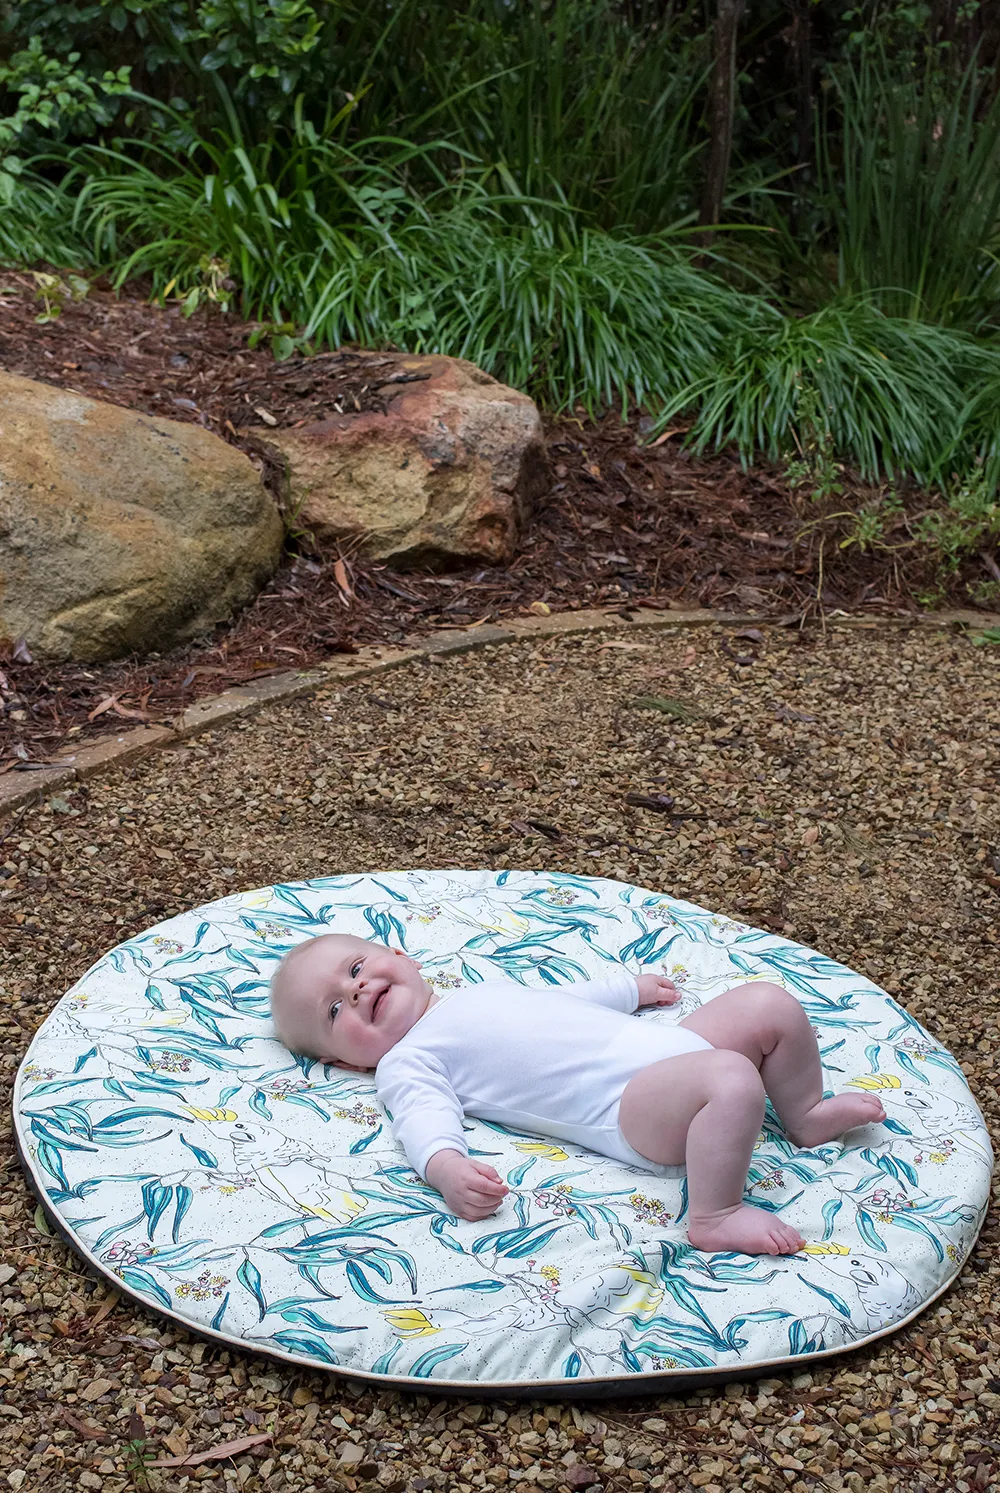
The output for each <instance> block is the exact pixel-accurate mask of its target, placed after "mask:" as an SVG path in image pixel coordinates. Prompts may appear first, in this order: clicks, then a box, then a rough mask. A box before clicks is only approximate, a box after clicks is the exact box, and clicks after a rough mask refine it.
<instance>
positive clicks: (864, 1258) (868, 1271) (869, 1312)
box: [804, 1243, 923, 1330]
mask: <svg viewBox="0 0 1000 1493" xmlns="http://www.w3.org/2000/svg"><path fill="white" fill-rule="evenodd" d="M804 1253H805V1254H807V1255H812V1256H813V1257H814V1258H815V1259H818V1260H819V1262H820V1264H821V1265H823V1266H825V1267H826V1269H827V1270H830V1271H832V1272H833V1274H834V1275H836V1276H839V1277H840V1279H841V1280H848V1281H850V1282H851V1283H852V1284H853V1286H854V1288H855V1290H856V1291H857V1293H858V1300H859V1301H860V1303H861V1309H862V1311H863V1312H864V1314H865V1316H866V1317H867V1319H868V1326H869V1327H870V1328H872V1329H873V1330H875V1329H876V1328H879V1327H888V1326H889V1325H890V1324H891V1323H893V1322H899V1321H901V1320H902V1319H903V1318H904V1317H908V1316H909V1315H910V1313H911V1312H915V1311H916V1310H917V1308H918V1307H919V1306H920V1304H921V1302H922V1299H923V1298H922V1297H921V1295H920V1293H919V1292H918V1291H916V1290H915V1289H914V1287H913V1286H911V1285H910V1282H909V1281H908V1280H907V1279H906V1276H905V1275H903V1274H902V1273H901V1272H900V1271H899V1270H897V1269H896V1267H895V1265H892V1264H890V1262H889V1261H888V1260H886V1259H880V1258H879V1257H878V1256H877V1255H866V1254H859V1253H858V1252H857V1251H856V1250H850V1249H848V1247H847V1245H846V1244H833V1243H830V1244H807V1245H806V1246H805V1250H804Z"/></svg>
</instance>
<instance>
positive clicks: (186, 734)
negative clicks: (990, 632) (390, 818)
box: [0, 607, 1000, 818]
mask: <svg viewBox="0 0 1000 1493" xmlns="http://www.w3.org/2000/svg"><path fill="white" fill-rule="evenodd" d="M629 610H630V612H631V613H632V615H631V616H630V617H628V618H626V617H623V616H621V615H619V614H618V613H617V612H610V613H609V612H599V611H580V612H555V613H553V614H552V615H550V616H547V617H535V616H531V617H513V618H510V619H509V620H507V621H505V622H503V623H497V624H483V625H481V626H478V627H469V628H447V629H441V630H440V631H438V632H435V633H431V634H430V635H429V636H428V637H426V638H415V639H414V640H413V641H412V643H409V644H406V645H404V646H401V647H389V646H388V645H380V644H371V645H370V646H368V647H365V648H361V649H359V651H358V652H357V653H350V654H344V653H338V654H335V655H334V656H333V657H332V658H330V659H326V660H324V661H323V662H322V663H319V664H316V665H314V666H313V667H312V668H309V669H289V670H287V671H286V672H282V673H281V674H273V675H270V676H269V677H268V678H267V679H261V680H259V681H258V682H257V683H251V684H244V685H236V686H234V687H233V688H232V689H227V690H223V692H222V693H221V694H218V695H209V696H206V697H205V698H204V699H201V700H196V701H195V703H194V704H193V705H189V706H188V708H187V709H186V710H185V711H183V713H182V714H181V715H180V716H178V717H177V718H176V719H175V720H174V721H173V722H172V723H171V724H170V725H153V726H138V727H136V728H135V729H133V730H130V731H124V732H122V734H121V735H118V734H115V735H109V736H101V737H98V738H97V739H96V740H93V741H89V742H87V743H86V744H85V745H83V746H81V747H80V748H79V749H78V750H77V751H76V752H73V753H71V754H67V755H65V756H64V757H63V758H62V759H61V760H58V761H56V762H53V763H51V764H49V765H46V766H43V767H37V768H30V769H25V770H21V771H17V770H12V771H10V772H7V773H5V774H4V775H3V776H2V777H0V818H4V817H5V816H7V815H10V814H11V813H13V812H14V811H15V810H17V809H27V808H28V807H29V806H30V805H31V804H34V803H37V802H38V801H39V800H40V799H42V798H44V797H45V796H46V795H47V794H48V793H50V792H53V791H55V790H57V789H60V788H66V787H69V785H70V784H72V783H74V782H80V781H82V780H83V779H85V778H90V777H94V776H95V775H96V774H98V773H101V772H103V771H104V770H105V769H106V768H111V767H117V766H119V765H120V764H121V763H123V762H126V761H129V760H131V759H134V758H139V757H144V756H146V755H147V754H148V753H150V752H152V751H155V750H156V749H157V748H159V747H164V746H170V745H172V744H174V743H176V742H179V741H185V740H189V739H190V738H191V737H193V736H199V735H201V733H202V732H203V731H210V730H213V729H214V728H215V727H217V726H221V725H226V724H228V723H229V722H230V721H232V720H236V719H238V718H240V717H242V716H246V715H253V714H254V713H255V712H256V711H258V710H260V709H262V708H263V707H264V706H265V705H270V704H273V703H274V702H276V701H279V700H291V699H294V698H295V697H296V696H297V695H307V694H311V693H312V691H313V690H317V689H321V688H323V687H326V686H329V685H330V684H345V685H346V684H351V683H353V681H354V680H355V679H367V678H370V677H371V676H372V675H375V674H382V673H385V672H386V671H387V670H389V669H396V668H400V667H401V666H402V665H403V664H409V663H416V662H419V660H420V659H427V660H428V661H430V662H433V661H435V660H437V659H443V658H446V657H447V656H448V655H449V654H454V653H469V652H471V651H472V650H473V649H476V648H485V647H489V646H490V645H491V644H497V643H516V642H520V641H523V640H525V639H528V638H538V639H541V638H550V637H568V636H571V635H572V634H574V633H588V632H612V631H613V632H627V631H642V630H646V631H648V630H665V629H667V628H674V627H697V626H707V625H710V624H713V623H715V624H718V625H720V626H724V627H748V626H753V627H768V626H771V627H773V626H774V625H775V623H774V619H772V618H766V617H757V616H753V615H752V614H749V613H743V612H715V611H710V610H708V609H700V608H699V609H694V610H690V611H681V610H678V611H659V610H657V611H654V610H652V609H651V608H643V607H635V608H629ZM826 625H827V626H828V627H857V628H868V629H871V628H876V627H900V626H907V627H912V626H914V625H917V626H923V627H927V626H932V627H954V626H966V627H975V628H989V627H997V626H1000V614H991V613H984V612H971V611H948V612H933V613H931V614H929V615H927V616H919V617H915V618H914V617H876V616H868V615H863V614H862V615H859V616H853V617H852V616H838V617H829V618H827V619H826Z"/></svg>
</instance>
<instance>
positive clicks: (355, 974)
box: [351, 959, 361, 980]
mask: <svg viewBox="0 0 1000 1493" xmlns="http://www.w3.org/2000/svg"><path fill="white" fill-rule="evenodd" d="M360 969H361V960H360V959H355V961H354V963H353V964H352V965H351V979H352V980H356V979H357V978H358V972H359V971H360Z"/></svg>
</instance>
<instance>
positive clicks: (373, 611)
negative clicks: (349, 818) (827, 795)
mask: <svg viewBox="0 0 1000 1493" xmlns="http://www.w3.org/2000/svg"><path fill="white" fill-rule="evenodd" d="M39 311H40V302H39V300H38V298H37V285H36V281H35V279H34V277H33V276H32V275H30V274H16V273H13V272H5V273H2V274H0V367H3V368H5V369H6V370H7V371H8V372H11V373H16V374H21V375H23V376H25V377H30V378H36V379H41V380H43V381H45V382H47V383H51V384H56V385H59V386H61V387H64V388H68V389H73V390H76V391H78V392H80V393H83V394H87V395H90V396H92V397H94V398H98V399H104V400H108V401H110V402H112V403H115V404H120V405H124V406H126V407H128V408H133V409H141V410H144V411H146V412H148V413H151V414H157V415H160V416H168V417H170V418H171V419H177V420H184V421H192V422H198V423H200V424H202V425H203V426H205V427H206V428H208V429H210V430H212V431H214V432H215V433H217V434H218V435H220V436H221V437H222V438H223V439H224V440H227V441H230V442H232V443H233V444H236V445H237V446H240V447H241V448H242V449H244V450H246V451H247V453H248V455H249V456H250V457H251V459H252V460H254V461H255V462H256V463H257V465H258V466H259V467H260V468H261V470H262V474H263V476H264V480H265V481H267V482H268V483H270V484H272V485H274V484H275V483H276V482H277V472H276V470H275V469H274V467H273V465H271V464H269V463H268V459H267V453H266V447H265V446H264V445H262V443H261V441H260V439H259V436H257V435H255V434H253V433H252V431H251V429H250V428H249V427H251V426H253V427H256V428H257V429H258V430H259V429H260V428H261V427H262V426H263V427H265V428H266V427H289V426H296V425H301V424H304V423H308V422H311V421H312V420H314V419H316V418H318V417H320V416H321V415H323V414H325V413H329V412H330V411H331V410H338V409H339V410H342V411H349V410H354V409H357V410H367V409H378V408H384V401H385V398H386V395H387V393H388V391H389V389H390V387H391V385H393V384H394V383H398V382H399V381H400V379H402V378H406V377H408V375H407V374H406V373H405V371H402V370H400V368H399V367H398V354H397V355H394V354H393V353H392V352H386V353H378V354H372V353H362V352H360V351H358V350H356V349H342V350H340V351H338V352H336V353H320V354H318V355H316V356H313V357H309V358H303V357H301V356H299V355H297V354H296V355H295V356H293V358H292V359H290V360H289V361H287V362H284V363H279V362H276V361H275V359H274V357H273V355H272V352H271V350H270V347H269V345H268V340H267V339H266V338H264V339H263V340H262V341H261V343H260V345H259V346H257V347H256V348H253V349H251V348H250V347H249V346H248V339H249V338H250V335H251V333H252V330H253V328H252V327H251V326H250V325H249V324H247V323H244V322H241V321H239V320H238V319H236V318H235V317H232V316H223V315H221V314H218V313H212V312H211V311H208V312H205V311H203V312H198V313H196V314H195V315H194V316H193V317H191V318H190V319H185V318H184V317H183V316H182V315H181V312H180V308H179V307H177V306H169V307H168V308H167V309H165V310H164V309H161V308H159V307H157V306H154V305H150V304H149V303H148V302H147V301H145V300H143V299H142V298H141V296H140V293H139V292H138V291H136V290H133V291H130V292H127V293H125V294H124V295H123V296H122V297H121V298H117V297H115V296H114V295H113V294H112V293H111V291H110V290H109V289H108V288H107V287H106V286H103V287H102V285H101V284H100V283H98V284H96V285H94V286H92V287H91V289H90V291H89V293H88V294H87V296H86V298H85V299H83V300H80V301H73V300H71V299H66V300H65V302H64V303H62V304H61V305H60V306H59V309H58V314H57V315H55V316H54V317H53V318H52V319H50V320H48V321H46V322H44V323H43V324H40V323H39V322H38V320H37V317H38V315H39ZM644 425H648V421H643V420H641V419H639V418H638V417H634V418H632V419H631V420H630V421H629V422H628V423H624V424H623V423H622V421H621V419H620V418H619V417H618V416H617V415H615V414H610V415H608V416H606V417H605V418H603V419H602V420H600V421H598V422H592V421H589V420H587V419H586V418H584V416H583V413H582V411H581V412H580V414H579V416H578V417H564V418H561V419H558V420H553V421H551V422H550V424H549V428H548V446H549V457H550V465H551V471H552V484H551V488H550V490H549V492H548V493H547V494H546V495H545V496H544V497H543V498H542V499H541V500H540V502H539V504H538V505H537V509H536V511H535V513H534V515H533V516H532V518H531V521H530V523H529V526H528V530H527V532H526V534H525V535H524V537H523V542H522V545H521V548H520V550H519V552H518V554H517V555H516V557H515V559H514V561H513V563H512V564H510V565H509V566H506V567H497V566H494V567H486V568H482V567H477V566H471V565H470V566H468V567H465V568H464V569H462V570H460V571H457V572H455V573H453V574H450V575H432V574H430V573H421V572H408V573H405V574H403V573H399V572H396V571H394V570H392V569H391V568H389V567H387V566H384V565H378V564H373V563H371V562H365V561H364V560H362V559H361V558H359V557H357V556H354V557H352V556H351V555H343V556H341V555H335V554H329V553H319V552H317V551H315V550H314V549H312V548H311V547H310V545H309V543H308V536H302V537H301V538H300V540H299V541H298V547H299V548H300V550H301V551H302V552H301V553H298V554H289V555H288V556H287V558H286V560H285V561H284V563H283V564H282V566H281V567H280V568H279V570H278V573H277V575H276V576H275V577H274V579H273V581H272V582H271V584H270V585H269V586H268V587H267V588H266V589H265V590H264V591H263V592H262V593H261V595H260V596H259V597H258V598H257V600H256V601H255V602H254V603H253V604H252V605H251V606H249V607H248V608H246V610H245V611H244V612H243V613H242V614H240V615H239V616H238V617H236V618H235V619H234V620H233V621H232V622H231V623H229V624H227V625H225V626H222V627H220V628H218V629H217V630H216V632H215V634H214V635H213V636H212V637H210V638H206V639H205V640H203V641H200V642H198V643H196V644H194V645H192V646H189V647H186V648H182V649H179V650H177V651H175V652H173V653H170V654H168V655H165V656H163V657H157V656H152V657H149V658H146V659H142V660H136V659H129V660H125V661H121V662H116V663H112V664H104V665H94V666H91V667H86V668H85V667H83V666H81V665H79V664H67V665H59V666H53V665H50V664H42V663H36V662H34V661H33V660H32V659H31V657H30V654H29V653H28V651H27V649H26V648H25V647H24V646H23V645H21V646H17V644H16V641H15V642H14V643H11V644H9V645H8V646H7V647H6V648H5V649H0V696H2V699H3V705H4V708H3V714H2V719H0V771H7V770H14V771H29V770H31V767H32V765H34V764H38V763H41V762H45V761H47V760H51V759H52V757H53V755H54V754H56V753H58V752H59V750H60V749H61V748H63V747H65V746H66V745H67V743H69V742H71V741H74V740H76V739H78V738H80V737H83V736H88V735H94V734H100V733H102V732H104V731H106V730H107V728H108V726H109V725H115V724H117V723H118V722H119V721H122V720H124V721H128V722H145V721H162V720H165V719H169V718H171V717H172V716H174V715H176V714H178V713H179V712H180V711H181V710H182V709H184V708H185V707H186V706H187V705H189V704H191V702H192V701H193V700H195V699H197V698H198V697H199V696H202V695H205V694H210V693H215V692H216V691H218V690H219V689H221V688H223V687H225V686H227V685H232V684H238V683H243V682H245V681H247V680H248V679H254V678H259V677H261V676H262V675H263V674H266V673H269V672H275V671H278V670H281V669H287V668H290V667H295V666H299V665H308V664H310V663H313V662H316V661H317V660H318V659H320V658H322V657H324V656H329V655H330V654H331V653H333V652H337V651H352V650H353V649H355V648H356V647H357V646H358V645H359V644H361V643H368V642H375V641H384V642H398V641H400V640H402V639H403V638H404V637H407V636H411V637H412V636H414V635H416V634H420V633H422V632H425V631H427V630H429V629H432V628H437V627H441V626H447V625H455V626H468V625H470V624H472V623H476V622H483V621H492V620H498V619H501V618H504V617H509V616H512V615H518V614H520V613H523V612H524V611H525V610H526V609H527V608H528V607H530V606H531V605H532V604H533V603H534V604H535V605H536V606H537V605H538V604H539V603H540V604H543V605H544V606H547V607H549V608H550V609H551V610H552V611H564V610H568V609H572V610H575V609H580V608H592V607H609V608H613V609H622V608H624V609H625V610H626V611H627V609H628V607H629V606H635V605H637V604H640V603H641V604H642V605H644V606H653V607H660V608H666V607H669V606H670V605H671V604H673V605H681V606H692V605H702V606H707V607H715V608H725V609H729V610H733V609H736V610H740V611H751V612H754V613H757V614H759V615H761V616H777V615H781V614H791V615H792V616H794V617H795V618H796V619H803V620H808V619H809V618H810V617H813V616H816V615H819V614H821V613H829V612H831V611H836V610H837V609H838V608H839V609H843V610H848V609H850V610H852V611H856V610H864V611H867V612H872V613H875V614H876V615H878V614H882V615H885V614H895V613H899V612H907V611H912V610H913V609H914V607H915V603H916V600H917V599H918V598H919V597H920V595H921V594H922V591H923V590H925V589H926V588H927V587H928V585H929V584H930V582H931V580H932V576H931V569H930V566H929V561H928V558H927V554H926V551H925V550H924V549H923V548H922V547H920V546H918V545H914V544H912V543H911V542H909V541H908V540H907V539H906V535H905V515H904V517H903V518H901V519H900V521H899V530H900V532H899V533H898V534H896V535H895V536H894V537H893V544H894V548H893V550H892V552H891V553H890V552H888V551H886V552H882V551H872V550H869V551H868V552H867V553H864V554H863V553H861V551H860V550H859V548H858V546H857V545H854V544H852V545H849V546H847V547H846V548H842V547H841V539H842V538H843V537H844V529H843V522H844V520H843V511H844V510H845V509H848V508H852V507H855V508H856V507H857V506H859V504H860V503H861V502H863V501H865V499H866V498H871V497H872V496H873V491H872V490H871V489H865V488H863V487H861V486H860V485H855V486H854V487H852V488H851V490H850V492H849V493H847V492H845V493H844V494H839V495H837V496H836V497H834V498H832V499H831V500H830V501H829V502H827V503H825V504H820V505H817V504H815V503H814V502H812V501H811V500H810V499H809V498H808V497H802V496H798V495H796V494H795V493H793V492H792V491H790V489H789V486H788V483H787V481H785V480H784V479H783V477H782V475H781V472H780V471H779V470H778V469H776V468H774V467H773V466H771V465H769V464H767V463H764V462H762V463H760V464H759V465H757V466H755V467H754V468H753V469H751V470H750V471H744V470H743V469H742V468H741V466H740V463H739V462H738V460H737V459H736V458H735V457H734V456H732V455H728V454H724V455H721V456H717V457H714V458H712V459H711V460H699V459H695V458H694V457H692V456H690V455H688V453H686V452H685V451H684V450H683V449H682V448H681V447H680V446H679V445H678V439H677V437H676V436H674V437H672V438H670V439H668V440H665V441H663V442H661V443H659V444H657V445H654V446H649V445H647V444H645V442H644V440H643V426H644ZM904 497H905V498H906V500H907V502H908V504H909V509H910V511H916V510H918V509H926V507H927V502H928V500H927V498H926V495H922V494H919V493H911V494H909V495H905V494H904ZM837 515H839V516H837ZM294 547H295V546H294V545H293V548H294ZM978 564H979V562H978V561H970V562H969V565H968V566H967V567H966V569H965V570H963V571H962V572H960V573H959V574H957V575H956V576H954V577H953V578H952V580H951V582H950V590H949V591H948V592H947V593H942V596H941V599H942V600H945V599H948V600H951V601H953V602H955V603H957V604H961V605H966V606H968V605H969V602H970V588H973V590H974V584H975V581H976V580H977V579H982V578H984V577H985V578H987V579H988V577H986V572H985V570H982V568H981V567H980V572H981V573H979V572H977V570H976V566H977V565H978ZM973 599H974V597H973Z"/></svg>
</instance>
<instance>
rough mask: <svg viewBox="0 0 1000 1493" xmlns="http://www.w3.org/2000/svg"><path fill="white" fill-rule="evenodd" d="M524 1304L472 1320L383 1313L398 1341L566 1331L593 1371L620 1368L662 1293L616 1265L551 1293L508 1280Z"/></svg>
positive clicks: (433, 1312)
mask: <svg viewBox="0 0 1000 1493" xmlns="http://www.w3.org/2000/svg"><path fill="white" fill-rule="evenodd" d="M508 1280H509V1281H510V1283H511V1285H514V1286H517V1287H518V1288H519V1289H520V1291H521V1293H522V1299H521V1300H519V1301H518V1300H515V1301H509V1302H506V1303H505V1304H504V1305H502V1306H496V1307H494V1308H493V1309H492V1310H491V1311H487V1312H484V1313H482V1314H480V1315H476V1314H474V1313H471V1312H463V1311H458V1310H457V1309H455V1308H452V1307H439V1306H426V1307H421V1306H410V1307H403V1308H399V1309H391V1310H387V1311H385V1312H383V1315H384V1317H385V1319H386V1321H387V1322H388V1324H389V1326H390V1327H392V1328H393V1330H394V1331H395V1332H397V1333H398V1334H399V1336H400V1337H404V1338H416V1337H430V1336H432V1335H434V1334H436V1333H439V1332H449V1333H455V1332H458V1333H463V1334H465V1335H466V1336H468V1337H483V1336H486V1335H487V1334H494V1333H497V1332H539V1331H544V1330H552V1329H557V1328H569V1329H570V1332H571V1333H572V1335H573V1336H572V1342H573V1346H574V1348H576V1350H577V1351H578V1352H579V1353H580V1354H581V1356H582V1357H583V1358H585V1359H586V1360H588V1362H590V1363H591V1365H593V1364H595V1363H596V1361H597V1360H598V1359H604V1360H607V1361H608V1362H609V1363H612V1364H617V1365H618V1366H619V1367H620V1350H621V1343H622V1339H623V1338H625V1339H627V1338H628V1336H629V1335H630V1331H631V1328H632V1326H633V1325H634V1323H635V1322H636V1321H637V1320H638V1321H643V1322H647V1321H649V1319H650V1318H651V1317H654V1316H655V1315H656V1313H657V1311H658V1310H659V1308H660V1305H661V1303H662V1301H663V1287H662V1286H661V1285H660V1284H659V1282H658V1281H657V1279H656V1277H655V1276H654V1275H651V1274H650V1272H649V1271H648V1270H641V1269H639V1268H638V1267H636V1266H634V1265H615V1266H611V1267H609V1268H608V1269H606V1270H600V1271H598V1272H596V1273H595V1274H594V1275H588V1276H584V1277H583V1278H582V1279H581V1280H578V1281H573V1282H572V1283H571V1284H569V1285H566V1286H559V1287H558V1288H557V1289H554V1290H553V1289H552V1287H551V1286H550V1285H548V1283H543V1282H540V1281H539V1280H538V1278H537V1277H535V1276H532V1275H530V1274H525V1273H523V1272H521V1273H518V1274H516V1275H511V1276H509V1277H508Z"/></svg>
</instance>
